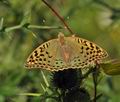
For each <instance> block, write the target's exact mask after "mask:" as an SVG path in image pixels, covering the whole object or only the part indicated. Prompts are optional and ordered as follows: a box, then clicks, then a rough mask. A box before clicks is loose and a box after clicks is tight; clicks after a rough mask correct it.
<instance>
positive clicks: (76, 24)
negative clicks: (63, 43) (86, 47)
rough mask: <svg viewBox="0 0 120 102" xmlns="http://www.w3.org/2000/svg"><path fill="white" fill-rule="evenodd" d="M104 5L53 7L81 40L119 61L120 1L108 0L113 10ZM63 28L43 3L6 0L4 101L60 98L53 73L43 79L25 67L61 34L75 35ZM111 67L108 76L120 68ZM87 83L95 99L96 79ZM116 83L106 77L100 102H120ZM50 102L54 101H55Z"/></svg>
mask: <svg viewBox="0 0 120 102" xmlns="http://www.w3.org/2000/svg"><path fill="white" fill-rule="evenodd" d="M98 1H103V2H104V0H76V1H75V0H65V1H64V0H50V2H49V3H50V4H51V5H52V6H53V7H54V8H55V9H56V10H57V11H58V12H59V14H60V15H62V16H63V17H64V18H65V20H66V21H67V22H68V25H69V26H70V27H71V29H72V30H73V31H74V32H75V33H76V36H80V37H83V38H86V39H88V40H91V41H94V42H96V43H97V44H99V45H100V46H102V47H103V48H105V49H106V50H107V51H108V53H109V55H110V59H116V58H119V57H120V36H119V35H120V7H119V5H120V0H116V2H114V0H106V2H105V3H107V4H108V5H110V7H109V6H106V5H105V4H104V3H101V2H98ZM63 28H64V25H62V23H61V22H60V21H59V19H58V18H57V17H56V16H55V15H54V14H53V13H52V12H51V10H50V9H49V8H48V7H47V6H46V5H45V4H44V3H43V2H42V1H41V0H0V102H39V101H40V98H42V97H43V98H45V97H49V96H55V97H57V96H58V94H60V92H59V90H57V91H56V90H54V88H53V89H52V90H51V89H49V86H50V78H51V76H50V73H49V72H47V71H44V73H43V72H42V74H41V71H40V70H27V69H25V68H24V62H25V61H26V58H27V56H28V55H29V54H30V53H31V52H32V51H33V50H34V49H35V48H36V47H37V46H39V44H41V43H43V42H44V41H47V40H49V39H52V38H56V37H57V34H58V32H60V31H62V32H64V33H65V34H66V35H70V34H69V33H68V31H67V30H66V29H63ZM70 36H71V35H70ZM105 68H106V69H104V71H105V72H106V71H108V70H109V69H108V68H110V69H114V68H120V67H116V64H114V65H113V66H111V65H110V64H109V65H108V66H107V67H105ZM116 70H118V69H116ZM109 71H111V70H109ZM106 73H108V74H111V73H110V72H106ZM118 74H119V73H118ZM101 76H102V75H101ZM85 81H86V82H85V85H86V87H87V89H88V90H89V91H90V93H91V94H90V95H91V97H92V96H93V94H92V93H93V89H92V88H93V87H92V81H91V78H90V80H89V78H88V80H85ZM111 81H112V82H109V81H108V76H106V75H104V76H103V78H102V80H101V83H99V86H98V90H99V91H100V92H101V93H103V97H101V99H100V100H98V102H108V101H109V102H119V100H120V97H119V96H120V85H119V83H118V82H119V81H120V80H119V76H115V77H112V78H111ZM111 86H112V87H111ZM51 94H52V95H51ZM29 100H31V101H29ZM46 102H53V99H48V100H46Z"/></svg>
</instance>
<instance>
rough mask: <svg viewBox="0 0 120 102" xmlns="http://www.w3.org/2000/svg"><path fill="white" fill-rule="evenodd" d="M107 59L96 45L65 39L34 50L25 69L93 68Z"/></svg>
mask: <svg viewBox="0 0 120 102" xmlns="http://www.w3.org/2000/svg"><path fill="white" fill-rule="evenodd" d="M105 57H107V52H106V51H105V50H103V49H102V48H101V47H99V46H98V45H96V44H94V43H93V42H90V41H88V40H86V39H83V38H79V37H75V36H72V37H65V36H64V34H62V33H59V35H58V39H53V40H49V41H48V42H45V43H43V44H42V45H40V46H39V47H38V48H36V49H35V50H34V51H33V52H32V53H31V55H30V56H29V57H28V59H27V62H26V67H27V68H41V69H46V70H50V71H59V70H64V69H69V68H86V67H91V66H94V65H95V64H96V62H97V63H99V62H100V61H101V60H102V59H104V58H105Z"/></svg>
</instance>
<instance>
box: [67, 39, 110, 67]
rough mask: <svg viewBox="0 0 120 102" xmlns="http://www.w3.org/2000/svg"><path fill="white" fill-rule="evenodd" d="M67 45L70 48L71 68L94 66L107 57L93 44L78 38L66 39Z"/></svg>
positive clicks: (105, 53)
mask: <svg viewBox="0 0 120 102" xmlns="http://www.w3.org/2000/svg"><path fill="white" fill-rule="evenodd" d="M66 40H67V43H68V44H69V46H71V50H72V54H71V58H70V61H71V62H70V63H71V65H70V67H71V68H85V67H91V66H94V65H95V64H96V62H97V63H99V61H101V60H102V59H104V58H105V57H107V55H108V54H107V52H106V51H105V50H104V49H102V48H101V47H99V46H98V45H96V44H95V43H93V42H90V41H88V40H85V39H82V38H79V37H67V39H66Z"/></svg>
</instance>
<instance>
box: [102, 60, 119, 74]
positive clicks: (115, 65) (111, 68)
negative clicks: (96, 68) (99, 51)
mask: <svg viewBox="0 0 120 102" xmlns="http://www.w3.org/2000/svg"><path fill="white" fill-rule="evenodd" d="M100 66H101V67H102V69H103V71H104V73H105V74H108V75H120V60H112V61H108V62H106V63H102V64H101V65H100Z"/></svg>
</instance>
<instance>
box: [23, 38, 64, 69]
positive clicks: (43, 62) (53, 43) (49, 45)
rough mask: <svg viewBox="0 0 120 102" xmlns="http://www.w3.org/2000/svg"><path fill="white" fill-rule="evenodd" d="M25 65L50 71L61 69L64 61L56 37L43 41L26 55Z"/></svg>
mask: <svg viewBox="0 0 120 102" xmlns="http://www.w3.org/2000/svg"><path fill="white" fill-rule="evenodd" d="M25 66H26V67H27V68H41V69H46V70H50V71H59V70H63V69H64V68H65V67H66V63H65V61H64V59H63V57H62V52H61V47H60V44H59V41H58V39H53V40H50V41H48V42H45V43H43V44H42V45H40V46H39V47H38V48H36V49H35V50H34V51H33V52H32V53H31V54H30V56H29V57H28V59H27V61H26V63H25Z"/></svg>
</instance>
